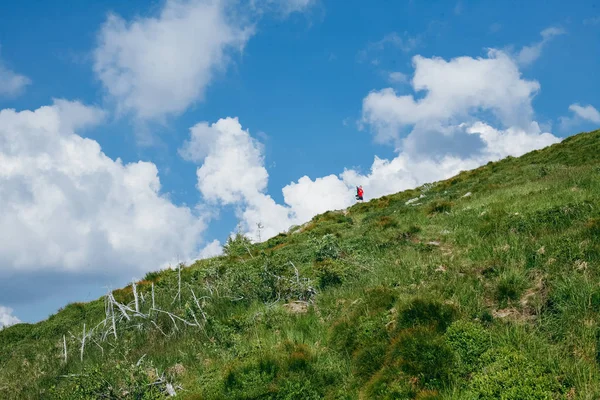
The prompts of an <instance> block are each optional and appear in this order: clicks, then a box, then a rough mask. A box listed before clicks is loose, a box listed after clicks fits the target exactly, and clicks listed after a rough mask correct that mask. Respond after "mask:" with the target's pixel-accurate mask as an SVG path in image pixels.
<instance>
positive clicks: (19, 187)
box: [0, 100, 205, 276]
mask: <svg viewBox="0 0 600 400" xmlns="http://www.w3.org/2000/svg"><path fill="white" fill-rule="evenodd" d="M103 115H104V114H103V112H102V111H100V110H98V109H96V108H94V107H87V106H85V105H83V104H81V103H78V102H68V101H64V100H55V102H54V104H53V105H51V106H45V107H41V108H39V109H37V110H35V111H20V112H17V111H15V110H12V109H5V110H1V111H0V242H2V246H0V275H4V274H7V273H8V274H10V273H26V272H27V271H36V270H46V271H49V270H52V271H72V272H78V273H94V272H100V271H101V272H103V273H109V274H111V273H112V274H113V275H115V276H117V275H118V276H121V275H119V274H125V273H126V274H129V273H132V274H133V273H137V272H144V271H148V270H153V269H155V268H156V267H157V266H158V265H159V264H160V263H161V262H163V261H165V260H168V259H170V258H172V257H175V256H179V257H181V258H190V257H194V256H196V255H197V253H198V250H199V247H200V246H199V245H200V243H201V242H200V240H201V239H200V234H201V233H202V231H203V230H204V228H205V222H204V220H203V216H202V215H198V214H199V212H198V211H195V210H190V209H189V208H187V207H179V206H176V205H174V204H173V203H171V201H170V200H169V199H168V198H167V197H165V196H164V195H162V194H161V193H160V188H161V185H160V181H159V178H158V171H157V168H156V166H155V165H154V164H153V163H149V162H143V161H139V162H135V163H129V164H123V162H122V161H121V160H120V159H117V160H112V159H110V158H109V157H107V156H106V155H105V154H104V153H103V152H102V150H101V148H100V145H99V144H98V143H97V142H96V141H94V140H91V139H86V138H83V137H81V136H79V135H78V134H77V133H76V130H79V129H82V128H84V127H87V126H91V125H93V124H96V123H98V122H99V121H101V119H102V117H103ZM109 271H111V272H109Z"/></svg>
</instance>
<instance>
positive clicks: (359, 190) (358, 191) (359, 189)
mask: <svg viewBox="0 0 600 400" xmlns="http://www.w3.org/2000/svg"><path fill="white" fill-rule="evenodd" d="M363 193H364V192H363V188H362V185H361V186H359V187H357V188H356V200H360V201H362V200H363Z"/></svg>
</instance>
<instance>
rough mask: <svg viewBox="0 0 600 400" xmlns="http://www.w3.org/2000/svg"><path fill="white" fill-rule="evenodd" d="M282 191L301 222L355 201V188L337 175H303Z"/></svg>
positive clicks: (285, 199) (344, 206)
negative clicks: (313, 177) (311, 177)
mask: <svg viewBox="0 0 600 400" xmlns="http://www.w3.org/2000/svg"><path fill="white" fill-rule="evenodd" d="M282 191H283V197H284V201H285V202H286V204H288V205H289V206H291V210H292V213H293V215H294V217H295V218H296V219H297V220H298V221H300V222H304V221H307V220H309V219H311V218H312V217H314V216H315V215H317V214H320V213H323V212H325V211H328V210H339V209H343V208H346V207H348V206H350V205H352V203H353V202H354V193H353V189H352V188H351V187H348V185H346V184H345V183H344V182H342V181H340V180H339V179H338V178H337V176H335V175H328V176H325V177H323V178H316V179H315V180H311V179H310V178H309V177H308V176H303V177H302V178H300V179H299V180H298V181H297V182H292V183H290V184H289V185H287V186H285V187H284V188H283V189H282Z"/></svg>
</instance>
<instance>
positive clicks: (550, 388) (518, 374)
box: [467, 348, 565, 400]
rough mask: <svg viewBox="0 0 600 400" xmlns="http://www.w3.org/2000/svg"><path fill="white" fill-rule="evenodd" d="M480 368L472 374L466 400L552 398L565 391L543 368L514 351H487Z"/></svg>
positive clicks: (504, 349) (506, 349) (502, 349)
mask: <svg viewBox="0 0 600 400" xmlns="http://www.w3.org/2000/svg"><path fill="white" fill-rule="evenodd" d="M482 362H483V364H484V367H483V368H482V369H481V370H479V371H478V372H476V373H475V374H474V375H473V378H472V380H471V383H470V387H469V395H470V396H467V397H468V398H477V399H480V400H492V399H511V400H513V399H514V400H521V399H523V400H525V399H540V400H541V399H553V398H556V395H557V394H559V393H561V392H564V391H565V390H564V389H565V388H564V387H563V386H562V385H561V384H560V382H558V381H557V380H556V379H555V378H554V376H553V375H552V374H551V371H549V370H548V369H547V368H545V367H544V366H542V365H539V364H537V363H534V362H532V361H531V360H529V359H527V358H526V357H525V356H524V355H522V354H520V353H519V352H518V350H516V349H514V350H513V349H508V348H501V349H495V350H489V351H488V352H486V353H484V355H483V357H482Z"/></svg>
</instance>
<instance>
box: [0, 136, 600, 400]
mask: <svg viewBox="0 0 600 400" xmlns="http://www.w3.org/2000/svg"><path fill="white" fill-rule="evenodd" d="M599 198H600V131H596V132H591V133H584V134H580V135H576V136H573V137H570V138H568V139H566V140H564V141H563V142H562V143H560V144H557V145H554V146H551V147H549V148H546V149H543V150H540V151H535V152H532V153H529V154H527V155H525V156H523V157H520V158H511V157H509V158H507V159H505V160H502V161H500V162H497V163H489V164H487V165H485V166H482V167H481V168H478V169H476V170H473V171H468V172H463V173H461V174H460V175H458V176H456V177H454V178H452V179H449V180H446V181H441V182H437V183H434V184H428V185H424V186H422V187H420V188H418V189H415V190H409V191H405V192H402V193H398V194H395V195H391V196H385V197H383V198H380V199H376V200H373V201H370V202H368V203H364V204H357V205H355V206H353V207H351V208H349V209H348V210H345V211H344V212H328V213H325V214H323V215H319V216H317V217H315V218H314V219H313V220H312V221H311V222H309V223H308V224H306V225H304V226H303V227H295V228H292V229H291V230H290V232H288V233H287V234H281V235H279V236H277V237H275V238H272V239H270V240H269V241H267V242H264V243H260V244H251V243H249V242H248V241H247V240H245V239H244V238H243V237H241V236H240V237H238V238H236V240H233V241H231V242H230V243H228V244H227V245H226V248H225V251H226V254H225V255H224V256H222V257H218V258H214V259H210V260H202V261H199V262H197V263H195V264H194V265H191V266H185V267H183V268H182V269H181V271H180V272H179V271H177V270H174V271H173V270H168V271H161V272H157V273H150V274H148V275H147V276H146V278H145V279H144V280H143V281H141V282H138V283H137V285H136V287H135V292H136V293H137V298H138V300H137V310H138V311H137V312H136V311H135V310H136V302H135V296H134V291H133V287H132V286H129V287H126V288H124V289H120V290H116V291H114V292H113V294H112V296H107V297H105V298H101V299H98V300H97V301H94V302H91V303H86V304H82V303H76V304H70V305H68V306H67V307H65V308H64V309H62V310H60V311H59V312H58V313H56V314H55V315H53V316H51V317H50V318H49V319H48V320H46V321H44V322H41V323H38V324H33V325H30V324H19V325H15V326H12V327H10V328H7V329H4V330H3V331H0V398H2V399H11V398H19V399H23V398H44V399H53V398H60V399H102V398H127V399H158V398H163V397H165V396H166V394H167V392H168V391H169V390H173V391H175V392H177V397H178V398H183V399H320V398H326V399H340V400H341V399H598V398H600V201H599ZM179 274H180V278H179ZM153 291H154V296H153V295H152V292H153ZM178 293H179V295H178ZM153 303H154V306H153ZM113 320H114V324H113ZM84 324H85V333H86V335H85V345H84V346H83V353H82V351H81V349H82V337H83V336H84V335H83V334H84ZM65 346H66V349H67V359H66V361H65V355H64V348H65ZM81 360H83V361H81Z"/></svg>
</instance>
